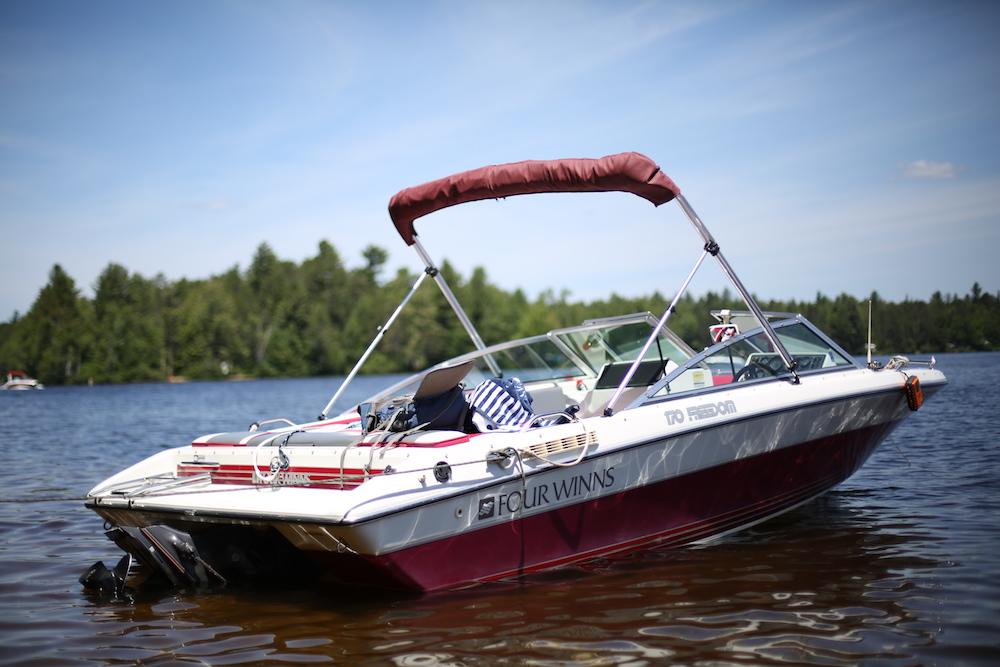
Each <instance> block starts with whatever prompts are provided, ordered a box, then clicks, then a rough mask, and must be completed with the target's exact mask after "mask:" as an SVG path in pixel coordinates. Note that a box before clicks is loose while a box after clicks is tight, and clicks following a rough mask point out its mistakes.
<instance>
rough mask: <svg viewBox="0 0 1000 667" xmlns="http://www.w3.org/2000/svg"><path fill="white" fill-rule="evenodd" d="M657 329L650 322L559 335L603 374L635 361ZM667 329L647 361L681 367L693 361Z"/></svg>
mask: <svg viewBox="0 0 1000 667" xmlns="http://www.w3.org/2000/svg"><path fill="white" fill-rule="evenodd" d="M651 333H653V328H652V326H651V325H650V324H649V322H647V321H645V320H643V321H640V322H630V323H627V324H620V325H614V326H605V327H601V328H594V329H589V330H582V331H567V332H562V333H559V334H557V336H558V338H559V339H560V340H561V341H562V342H563V343H565V344H566V345H567V346H568V347H569V348H570V349H571V350H573V352H574V353H576V354H577V356H579V357H580V358H581V359H583V360H584V361H586V362H587V365H588V366H590V367H591V368H593V369H594V371H595V372H597V373H600V371H601V369H602V368H604V366H605V365H606V364H610V363H615V362H623V361H626V362H627V361H635V360H636V358H637V357H638V356H639V352H641V351H642V346H643V345H645V344H646V341H647V340H648V339H649V335H650V334H651ZM671 333H672V332H668V331H667V330H666V329H664V330H662V331H661V332H660V335H659V336H657V337H656V340H655V341H654V342H653V344H652V345H650V347H649V349H648V350H647V351H646V354H645V355H644V356H643V359H644V360H647V361H653V360H663V361H667V360H669V361H672V362H674V363H675V364H677V365H681V364H683V363H684V362H685V361H686V360H688V359H689V358H691V356H693V355H692V352H691V350H690V348H688V347H687V346H686V345H684V343H683V342H682V341H680V339H674V338H672V337H671V336H670V334H671Z"/></svg>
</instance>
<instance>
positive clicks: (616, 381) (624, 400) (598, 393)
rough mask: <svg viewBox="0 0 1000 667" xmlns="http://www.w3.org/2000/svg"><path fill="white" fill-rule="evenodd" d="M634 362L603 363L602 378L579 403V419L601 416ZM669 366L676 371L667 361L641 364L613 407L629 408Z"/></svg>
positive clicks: (647, 361) (649, 361)
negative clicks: (622, 406) (627, 406)
mask: <svg viewBox="0 0 1000 667" xmlns="http://www.w3.org/2000/svg"><path fill="white" fill-rule="evenodd" d="M633 363H635V362H634V361H613V362H610V363H607V364H604V368H602V369H601V375H600V377H598V378H597V382H596V383H595V384H594V388H593V389H592V390H590V392H589V393H588V394H587V395H586V396H584V398H583V401H581V402H580V412H579V416H580V417H593V416H595V415H599V414H603V412H604V406H605V405H607V403H608V401H610V400H611V397H612V396H614V394H615V390H616V389H618V385H620V384H621V382H622V380H623V379H625V374H626V373H628V369H629V368H630V367H631V366H632V364H633ZM670 366H673V367H675V368H676V364H673V363H672V362H671V361H670V360H669V359H664V360H662V361H661V360H659V359H650V360H643V361H640V362H639V366H638V367H637V368H636V370H635V374H634V375H633V376H632V378H631V379H630V380H629V382H628V384H627V385H626V386H625V390H624V391H623V392H622V395H621V397H620V398H619V399H618V403H617V404H616V405H628V404H629V403H631V402H632V401H634V400H635V399H636V398H638V397H639V396H640V395H641V394H642V392H644V391H645V390H646V387H648V386H650V385H651V384H653V383H654V382H656V381H657V380H658V379H660V378H661V377H662V376H663V373H664V371H665V370H666V369H667V368H670Z"/></svg>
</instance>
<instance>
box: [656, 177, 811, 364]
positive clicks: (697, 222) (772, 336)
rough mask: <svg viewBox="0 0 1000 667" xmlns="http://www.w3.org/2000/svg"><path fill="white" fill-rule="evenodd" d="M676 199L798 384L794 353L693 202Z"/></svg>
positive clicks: (679, 197)
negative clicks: (749, 289)
mask: <svg viewBox="0 0 1000 667" xmlns="http://www.w3.org/2000/svg"><path fill="white" fill-rule="evenodd" d="M676 199H677V203H678V204H679V205H680V207H681V209H682V210H683V211H684V214H685V215H687V217H688V219H689V220H690V221H691V224H692V225H694V228H695V230H697V232H698V234H700V235H701V238H702V239H703V240H704V241H705V251H706V252H708V253H709V254H710V255H712V256H714V257H715V259H716V260H717V261H718V262H719V266H720V267H722V270H723V272H724V273H725V274H726V276H727V277H728V278H729V282H731V283H732V284H733V287H735V288H736V291H737V292H739V293H740V296H742V297H743V302H744V303H746V305H747V307H748V308H749V309H750V310H751V311H752V312H753V314H754V316H755V317H756V318H757V320H758V321H759V322H760V324H761V326H762V327H764V335H765V336H767V339H768V340H769V341H770V342H771V345H773V346H774V349H775V350H776V351H777V352H778V355H780V356H781V360H782V361H783V362H784V363H785V368H787V369H788V372H789V373H791V375H792V382H793V383H795V384H798V383H799V376H798V373H796V372H795V367H796V366H797V365H798V364H797V363H796V362H795V360H794V359H793V358H792V355H790V354H789V353H788V350H786V349H785V346H784V344H782V342H781V341H780V340H778V335H777V334H776V333H774V329H773V328H772V327H771V323H770V322H768V321H767V317H766V316H765V315H764V313H763V311H761V309H760V306H758V305H757V302H756V301H755V300H754V298H753V297H752V296H751V295H750V292H749V291H748V290H747V288H746V287H744V285H743V282H742V281H741V280H740V279H739V277H738V276H737V275H736V272H735V271H733V267H732V266H730V265H729V262H727V261H726V258H725V257H724V256H723V255H722V250H720V249H719V244H718V243H716V241H715V239H714V238H713V237H712V234H711V232H709V231H708V228H707V227H705V223H703V222H702V221H701V218H699V217H698V214H697V213H695V212H694V209H693V208H691V204H689V203H688V200H687V199H686V198H685V197H684V195H682V194H678V195H677V197H676Z"/></svg>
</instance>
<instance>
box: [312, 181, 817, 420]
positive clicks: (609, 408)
mask: <svg viewBox="0 0 1000 667" xmlns="http://www.w3.org/2000/svg"><path fill="white" fill-rule="evenodd" d="M675 199H676V201H677V204H678V205H679V206H680V207H681V210H682V211H683V212H684V214H685V215H686V216H687V218H688V220H689V221H690V222H691V225H692V226H693V227H694V228H695V231H696V232H697V233H698V234H699V236H701V238H702V241H703V242H704V246H703V249H702V253H701V255H700V256H699V257H698V260H697V261H696V262H695V265H694V267H693V268H692V269H691V271H690V273H688V275H687V277H686V278H685V279H684V282H683V283H682V284H681V286H680V288H679V289H678V290H677V293H676V294H675V295H674V298H673V300H672V301H671V302H670V305H669V306H667V309H666V310H665V311H664V313H663V315H662V316H661V317H660V319H659V320H658V321H657V323H656V326H655V327H653V331H652V333H651V334H650V336H649V338H648V339H647V340H646V343H645V345H643V348H642V351H641V352H640V353H639V355H638V357H637V358H636V359H635V361H634V362H633V363H632V365H631V366H630V367H629V369H628V371H627V372H626V373H625V376H624V377H623V378H622V381H621V383H620V384H619V385H618V387H617V388H616V389H615V392H614V394H613V395H612V397H611V399H610V400H609V401H608V403H607V405H606V406H605V408H604V416H605V417H610V416H612V415H613V414H614V407H615V404H616V403H617V402H618V400H619V399H620V398H621V395H622V393H623V392H624V391H625V388H626V387H627V386H628V383H629V381H630V380H631V379H632V377H633V375H635V372H636V370H637V369H638V367H639V364H640V363H641V362H642V360H643V357H644V356H645V355H646V352H647V351H648V350H649V348H650V346H651V345H652V344H653V342H654V341H655V340H656V337H657V336H658V335H659V334H660V332H661V331H662V330H663V328H664V327H665V326H666V323H667V320H669V319H670V315H671V314H672V313H673V312H674V311H675V310H676V307H677V304H678V302H679V301H680V300H681V298H683V296H684V294H685V292H686V291H687V289H688V287H689V286H690V284H691V281H692V280H693V279H694V276H695V274H696V273H697V272H698V269H700V268H701V265H702V263H703V262H704V260H705V258H706V257H708V256H709V255H711V256H712V257H714V258H715V260H716V261H717V262H718V263H719V266H720V268H721V269H722V271H723V273H725V274H726V277H727V278H728V279H729V282H730V283H731V284H732V286H733V287H734V288H735V289H736V291H737V292H739V294H740V296H741V297H742V299H743V302H744V303H745V304H746V305H747V308H749V309H750V311H751V312H752V313H753V315H754V317H755V318H756V319H757V321H758V322H759V323H760V325H761V328H762V329H763V333H764V335H765V336H766V337H767V339H768V341H769V342H770V343H771V345H773V346H774V350H775V351H776V352H777V353H778V355H779V356H780V357H781V360H782V362H783V363H784V365H785V368H786V369H787V371H788V378H789V380H790V381H791V382H792V383H793V384H799V376H798V373H797V372H796V366H797V364H796V362H795V359H793V358H792V355H791V354H789V353H788V350H787V349H785V346H784V344H783V343H782V342H781V341H780V340H779V339H778V336H777V334H776V333H775V332H774V328H773V327H772V326H771V324H770V322H768V318H767V316H766V315H765V314H764V312H763V311H762V310H761V309H760V306H758V305H757V302H756V301H755V300H754V298H753V296H752V295H751V294H750V292H749V290H747V288H746V287H745V286H744V285H743V282H742V281H741V280H740V279H739V276H737V275H736V272H735V271H734V270H733V267H732V265H730V264H729V262H728V261H727V260H726V258H725V256H724V255H723V254H722V249H721V248H720V247H719V244H718V242H717V241H716V240H715V238H714V237H713V236H712V234H711V232H709V231H708V228H707V227H706V226H705V223H703V222H702V221H701V218H699V217H698V214H697V213H695V211H694V209H693V208H691V204H690V203H688V201H687V199H686V198H685V197H684V196H683V195H682V194H680V193H677V194H676V196H675ZM413 248H414V250H415V251H416V253H417V255H418V256H419V257H420V260H421V261H422V262H423V263H424V267H425V269H424V271H423V273H421V274H420V276H419V277H418V278H417V280H416V282H414V283H413V287H411V288H410V291H409V292H407V294H406V296H405V297H403V300H402V302H400V304H399V306H397V307H396V310H395V311H393V313H392V314H391V315H390V316H389V319H388V320H387V321H386V323H385V324H384V325H382V326H381V327H379V329H378V332H377V333H376V335H375V339H374V340H372V342H371V344H370V345H369V346H368V349H367V350H365V353H364V354H363V355H361V358H360V359H359V360H358V362H357V363H356V364H355V365H354V368H352V369H351V372H350V373H349V374H348V375H347V377H346V378H344V381H343V382H342V383H341V385H340V387H339V388H338V389H337V391H336V393H335V394H334V395H333V397H332V398H331V399H330V400H329V402H328V403H327V404H326V407H325V408H323V412H321V413H320V415H319V419H320V420H323V419H326V417H327V414H328V413H329V411H330V409H331V408H332V407H333V405H334V403H336V402H337V399H339V398H340V397H341V396H342V395H343V394H344V391H345V390H346V389H347V387H348V385H349V384H350V383H351V381H352V380H353V379H354V377H355V376H356V375H357V373H358V371H359V370H360V369H361V366H362V365H363V364H364V363H365V361H367V360H368V357H369V356H370V355H371V353H372V352H373V351H374V350H375V348H376V347H377V346H378V344H379V342H380V341H381V340H382V338H383V337H384V336H385V333H386V332H387V331H388V330H389V328H390V327H391V326H392V324H393V323H394V322H395V321H396V318H397V317H398V316H399V314H400V312H401V311H402V310H403V308H404V307H405V306H406V304H407V303H408V302H409V301H410V299H411V298H412V297H413V294H414V293H415V292H416V291H417V289H418V288H419V287H420V285H421V283H423V281H424V279H425V278H426V277H427V276H431V277H432V278H433V279H434V282H436V283H437V285H438V288H439V289H440V290H441V293H442V294H443V295H444V298H445V300H446V301H447V302H448V305H449V306H451V308H452V310H453V311H455V315H456V316H457V317H458V321H459V322H460V323H461V324H462V326H463V327H464V328H465V331H466V332H467V333H468V334H469V337H470V338H471V339H472V342H473V344H474V345H475V346H476V350H478V353H472V354H470V355H462V357H457V358H456V359H455V360H452V361H457V360H458V359H462V358H463V357H466V356H480V355H481V356H482V357H483V358H484V360H485V362H486V364H487V365H488V366H489V368H490V371H491V372H493V373H494V375H496V376H497V377H501V376H502V372H501V371H500V368H499V366H498V365H497V363H496V361H495V360H494V359H493V358H492V357H491V356H490V354H489V351H488V349H489V348H487V346H486V344H485V343H484V342H483V339H482V337H481V336H480V335H479V332H478V331H477V330H476V327H475V325H474V324H473V323H472V320H471V319H469V316H468V315H467V314H466V312H465V310H464V309H463V308H462V306H461V304H460V303H459V302H458V299H457V298H456V297H455V294H454V292H452V291H451V288H450V287H449V286H448V283H447V281H445V279H444V276H442V275H441V271H440V270H439V269H438V267H437V266H436V265H435V264H434V261H433V260H432V259H431V257H430V255H429V254H427V251H426V250H425V249H424V247H423V245H422V244H421V243H420V239H419V238H417V235H416V233H414V237H413ZM811 328H813V329H815V327H811ZM543 337H544V335H543ZM823 337H824V338H827V337H826V336H825V335H824V336H823ZM548 338H549V339H550V340H552V341H553V342H554V343H556V344H557V345H559V346H560V347H561V348H563V349H564V351H567V352H569V355H570V357H571V358H573V359H574V360H575V361H576V362H578V361H579V358H578V357H577V356H576V354H575V353H573V352H572V351H571V350H568V349H565V348H566V346H565V345H563V344H561V341H557V340H556V337H554V336H551V335H549V336H548ZM827 340H828V338H827ZM831 342H832V341H831ZM494 347H495V346H494ZM710 349H712V348H710ZM699 356H700V355H696V357H695V358H698V357H699ZM445 363H447V362H445ZM685 366H686V364H685ZM665 380H666V378H663V380H660V382H658V383H657V385H659V384H660V383H663V382H664V381H665ZM657 385H654V386H657ZM648 398H649V397H648V396H644V397H642V399H641V400H640V401H637V402H633V403H632V404H631V405H629V406H628V407H627V408H626V409H628V408H631V407H635V406H636V405H637V404H639V403H641V402H643V400H648Z"/></svg>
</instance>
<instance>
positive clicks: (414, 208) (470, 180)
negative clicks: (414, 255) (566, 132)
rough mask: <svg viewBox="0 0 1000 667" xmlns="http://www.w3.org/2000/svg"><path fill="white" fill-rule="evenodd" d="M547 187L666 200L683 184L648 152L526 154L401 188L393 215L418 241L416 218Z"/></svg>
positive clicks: (405, 234) (407, 237)
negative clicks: (522, 158)
mask: <svg viewBox="0 0 1000 667" xmlns="http://www.w3.org/2000/svg"><path fill="white" fill-rule="evenodd" d="M542 192H630V193H632V194H634V195H638V196H639V197H642V198H643V199H646V200H648V201H650V202H652V203H653V204H654V205H655V206H659V205H660V204H665V203H667V202H668V201H670V200H671V199H673V198H674V197H676V196H677V195H678V194H680V188H678V187H677V186H676V185H675V184H674V182H673V181H672V180H670V178H669V177H668V176H667V175H666V174H664V173H663V172H662V171H660V168H659V167H658V166H657V165H656V163H654V162H653V161H652V160H650V159H649V158H648V157H646V156H645V155H643V154H642V153H618V154H617V155H606V156H605V157H602V158H597V159H589V158H573V159H565V160H526V161H524V162H512V163H510V164H495V165H491V166H489V167H481V168H479V169H473V170H472V171H463V172H461V173H458V174H453V175H451V176H446V177H445V178H440V179H438V180H436V181H431V182H429V183H424V184H423V185H415V186H413V187H411V188H406V189H405V190H400V191H399V192H397V193H396V195H395V196H394V197H393V198H392V199H391V200H390V201H389V216H390V217H391V218H392V222H393V224H395V225H396V230H397V231H399V235H400V236H402V237H403V240H404V241H406V245H413V243H414V236H415V234H416V232H414V230H413V221H414V220H416V219H417V218H419V217H421V216H424V215H427V214H428V213H433V212H434V211H439V210H441V209H443V208H447V207H449V206H454V205H455V204H464V203H465V202H470V201H479V200H481V199H498V198H500V197H511V196H514V195H528V194H537V193H542Z"/></svg>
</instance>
